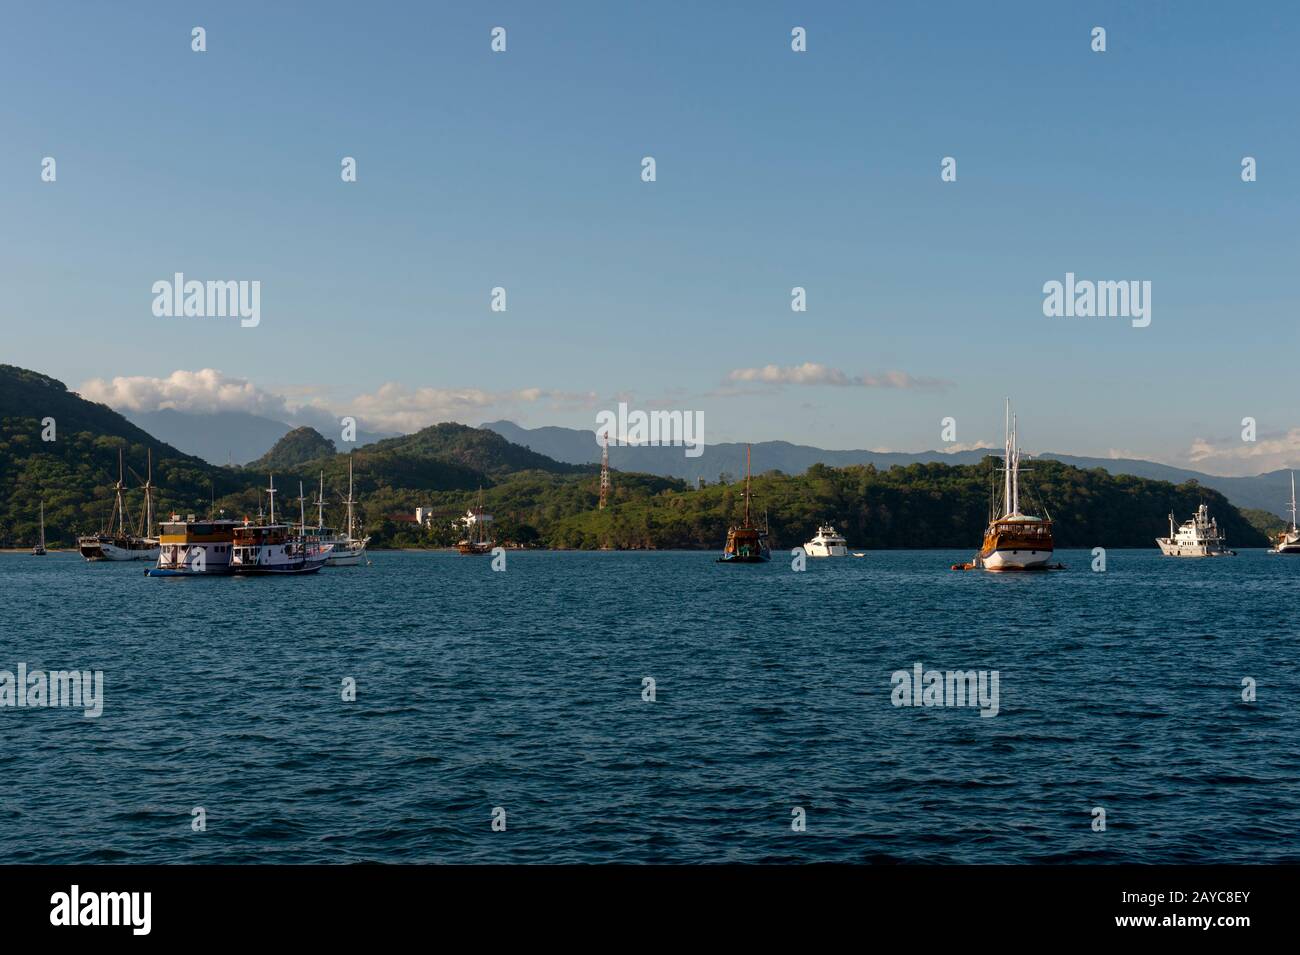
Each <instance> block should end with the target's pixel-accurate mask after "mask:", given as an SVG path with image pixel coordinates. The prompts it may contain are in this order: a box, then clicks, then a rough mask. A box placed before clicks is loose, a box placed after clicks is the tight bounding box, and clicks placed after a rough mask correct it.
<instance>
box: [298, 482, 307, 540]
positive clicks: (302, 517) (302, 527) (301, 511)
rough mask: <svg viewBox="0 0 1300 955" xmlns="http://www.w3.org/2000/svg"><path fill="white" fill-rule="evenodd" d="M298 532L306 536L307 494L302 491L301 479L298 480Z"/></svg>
mask: <svg viewBox="0 0 1300 955" xmlns="http://www.w3.org/2000/svg"><path fill="white" fill-rule="evenodd" d="M298 533H299V534H300V535H301V536H303V537H306V536H307V495H306V494H304V493H303V492H302V481H299V482H298Z"/></svg>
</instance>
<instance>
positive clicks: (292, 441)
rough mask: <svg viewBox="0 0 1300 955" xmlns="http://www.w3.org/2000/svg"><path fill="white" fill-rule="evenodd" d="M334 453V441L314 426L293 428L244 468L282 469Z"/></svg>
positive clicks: (265, 470)
mask: <svg viewBox="0 0 1300 955" xmlns="http://www.w3.org/2000/svg"><path fill="white" fill-rule="evenodd" d="M334 453H335V450H334V443H333V442H332V441H330V440H329V439H328V438H326V437H325V436H324V435H322V434H321V433H320V432H319V431H317V430H316V429H315V428H294V429H293V430H292V431H290V432H289V433H288V434H286V435H285V436H284V437H282V438H281V439H280V440H279V441H277V442H275V444H274V445H273V446H272V447H271V450H270V451H267V452H266V454H264V455H262V456H261V457H260V458H258V459H257V460H256V461H254V462H252V463H251V464H248V465H246V466H245V470H247V471H261V472H267V471H284V470H287V469H289V468H294V467H298V466H299V465H302V464H306V463H307V462H308V461H313V460H315V459H316V458H321V457H332V456H333V455H334Z"/></svg>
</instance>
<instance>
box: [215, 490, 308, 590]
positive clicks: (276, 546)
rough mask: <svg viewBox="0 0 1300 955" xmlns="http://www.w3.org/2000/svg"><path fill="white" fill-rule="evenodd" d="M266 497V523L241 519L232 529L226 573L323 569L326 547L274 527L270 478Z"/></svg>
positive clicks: (283, 527)
mask: <svg viewBox="0 0 1300 955" xmlns="http://www.w3.org/2000/svg"><path fill="white" fill-rule="evenodd" d="M268 493H269V494H270V497H271V506H270V514H269V517H268V522H267V523H265V524H251V523H249V521H248V519H247V518H245V519H244V523H243V524H240V525H238V526H236V527H235V537H234V542H233V545H232V551H231V557H230V569H231V570H232V571H234V572H235V573H236V574H263V575H273V574H314V573H315V572H316V571H318V570H320V569H321V568H322V567H324V566H325V560H326V558H328V556H329V552H330V547H329V545H327V544H320V543H317V542H316V541H314V540H310V539H308V538H307V537H306V536H305V535H303V534H302V533H300V532H298V530H297V529H296V528H294V527H293V525H291V524H277V523H276V520H275V476H274V475H272V476H271V486H270V488H269V489H268Z"/></svg>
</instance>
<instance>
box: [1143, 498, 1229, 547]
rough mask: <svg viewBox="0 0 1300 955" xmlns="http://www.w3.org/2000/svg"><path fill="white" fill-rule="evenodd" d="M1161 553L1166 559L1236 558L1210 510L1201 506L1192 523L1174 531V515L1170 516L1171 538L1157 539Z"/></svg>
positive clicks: (1184, 524) (1187, 523) (1185, 522)
mask: <svg viewBox="0 0 1300 955" xmlns="http://www.w3.org/2000/svg"><path fill="white" fill-rule="evenodd" d="M1156 543H1157V544H1158V545H1160V553H1162V554H1164V555H1165V556H1166V557H1235V556H1236V554H1237V552H1236V551H1235V550H1228V548H1227V547H1225V546H1224V543H1223V533H1222V532H1221V531H1220V530H1219V523H1218V521H1217V520H1215V519H1214V518H1212V517H1210V509H1209V508H1208V507H1206V506H1205V504H1201V506H1200V507H1198V508H1197V509H1196V514H1195V515H1193V516H1192V519H1191V520H1190V521H1184V522H1183V523H1182V524H1181V525H1180V526H1179V527H1178V528H1177V529H1176V530H1175V529H1174V515H1173V514H1170V515H1169V536H1168V537H1157V538H1156Z"/></svg>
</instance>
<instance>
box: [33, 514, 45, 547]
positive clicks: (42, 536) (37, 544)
mask: <svg viewBox="0 0 1300 955" xmlns="http://www.w3.org/2000/svg"><path fill="white" fill-rule="evenodd" d="M32 556H33V557H44V556H45V502H44V501H41V539H40V540H39V541H37V542H36V546H35V547H33V548H32Z"/></svg>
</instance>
